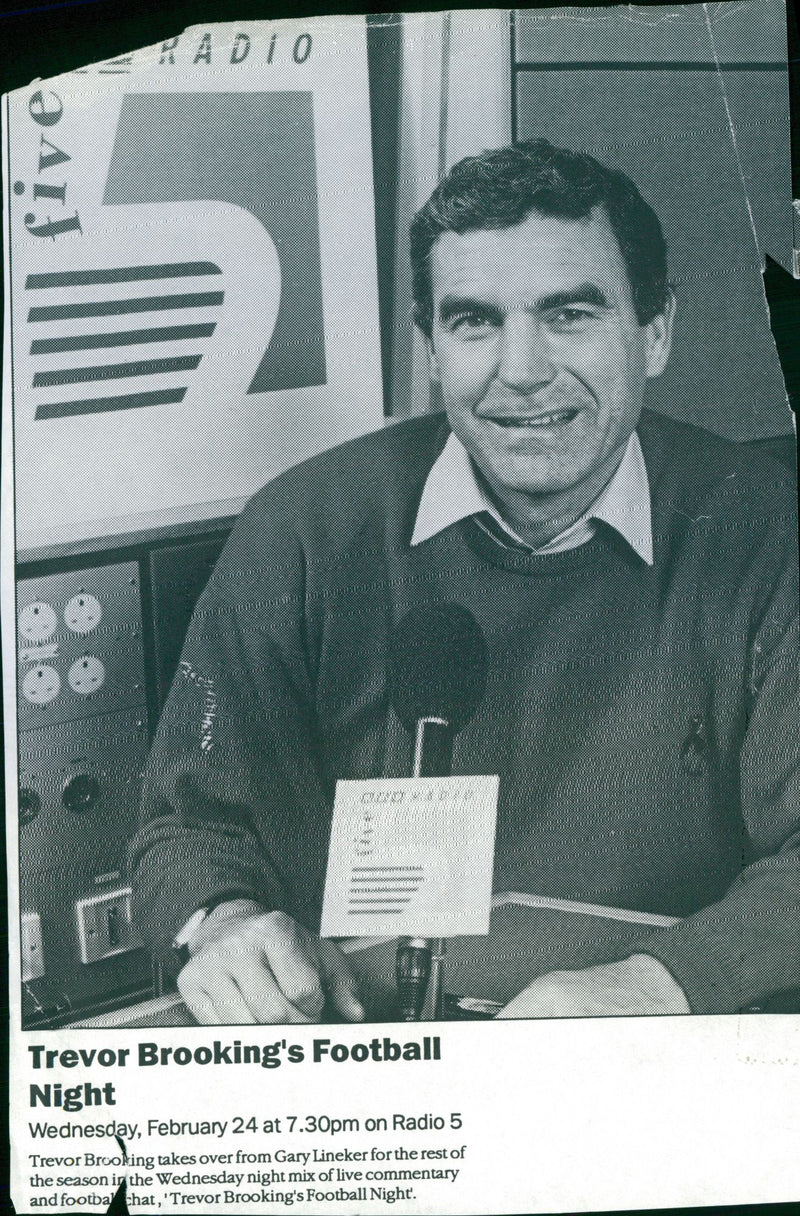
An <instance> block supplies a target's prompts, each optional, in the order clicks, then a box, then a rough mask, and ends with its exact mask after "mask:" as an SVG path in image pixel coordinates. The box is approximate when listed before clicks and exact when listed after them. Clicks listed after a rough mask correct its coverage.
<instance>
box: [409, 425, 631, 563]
mask: <svg viewBox="0 0 800 1216" xmlns="http://www.w3.org/2000/svg"><path fill="white" fill-rule="evenodd" d="M482 511H488V512H489V513H490V515H492V516H493V518H494V519H495V520H496V521H497V523H498V524H500V526H501V527H502V528H503V529H504V530H505V531H506V532H508V533H510V535H511V536H512V537H514V539H515V540H519V539H520V538H519V537H518V536H517V535H516V533H515V532H514V531H513V530H512V529H511V528H510V527H509V525H508V524H507V523H506V522H505V520H504V519H502V517H501V516H500V514H499V512H498V511H497V508H496V507H495V506H494V504H493V503H492V502H491V500H490V499H489V498H487V496H486V494H485V493H484V491H483V488H482V486H481V484H480V482H479V481H478V478H477V477H476V475H475V470H474V468H473V465H472V461H471V460H470V457H469V455H468V453H467V450H466V448H465V447H464V445H463V444H462V443H461V440H460V439H458V438H457V437H456V436H455V435H454V434H453V433H452V431H451V433H450V435H449V437H448V439H447V442H446V443H445V445H444V448H443V449H442V451H441V453H440V455H439V456H438V458H437V459H436V461H435V462H434V464H433V466H432V468H431V471H430V473H429V474H428V477H427V480H426V482H425V487H424V489H423V491H422V498H421V499H420V504H419V510H418V511H417V519H416V523H415V525H414V532H413V535H412V537H411V544H412V545H419V544H422V542H423V541H426V540H429V539H430V538H431V537H432V536H435V535H436V534H437V533H438V532H442V531H444V529H445V528H449V527H450V526H451V525H452V524H455V523H458V521H459V520H461V519H466V518H467V517H468V516H470V515H477V514H479V513H480V512H482ZM597 520H602V521H603V522H604V523H606V524H608V525H609V526H610V527H612V528H614V530H615V531H616V532H618V533H619V534H620V536H622V537H623V538H624V539H625V540H626V541H627V542H628V544H629V545H630V546H631V548H632V549H633V550H634V551H635V552H636V553H638V555H639V557H641V558H642V560H643V561H644V562H646V563H647V565H648V566H652V564H653V531H652V522H651V516H650V483H649V480H648V477H647V468H646V467H645V463H644V455H643V454H642V447H641V444H640V443H639V437H638V435H637V434H636V432H635V431H634V432H633V434H632V435H631V437H630V439H629V440H628V443H627V445H626V447H625V451H624V453H623V456H622V460H621V461H620V463H619V467H618V468H617V471H616V473H615V474H614V476H613V477H612V478H611V481H610V482H609V483H608V485H607V486H606V488H605V489H604V490H603V492H602V493H601V494H600V495H599V497H598V498H597V499H595V501H594V503H593V504H592V506H591V507H589V509H588V511H586V512H585V513H584V514H583V515H582V516H581V518H580V519H578V520H576V521H575V523H573V524H571V525H570V527H569V528H566V529H565V530H564V531H563V532H561V533H560V534H559V535H558V536H556V537H554V538H553V539H552V540H551V541H549V542H548V544H546V545H544V546H542V548H541V549H532V550H531V552H532V553H535V554H545V553H558V552H560V551H563V550H564V549H573V548H577V546H578V545H582V544H584V543H585V542H586V541H587V540H589V539H590V538H591V536H592V535H593V533H594V523H595V521H597Z"/></svg>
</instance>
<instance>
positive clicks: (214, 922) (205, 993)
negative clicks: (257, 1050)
mask: <svg viewBox="0 0 800 1216" xmlns="http://www.w3.org/2000/svg"><path fill="white" fill-rule="evenodd" d="M189 949H190V951H191V954H192V957H191V958H190V960H189V962H188V963H187V964H186V966H185V967H184V968H183V970H182V971H181V973H180V975H179V976H178V991H179V992H180V994H181V996H182V997H183V999H184V1001H185V1003H186V1004H187V1005H188V1006H189V1009H190V1010H191V1011H192V1013H193V1014H194V1016H195V1017H196V1018H197V1021H198V1022H200V1023H201V1024H202V1025H206V1026H212V1025H213V1026H224V1025H239V1024H241V1023H263V1024H267V1023H275V1022H284V1023H297V1022H319V1021H320V1018H321V1015H322V1009H323V1006H324V1004H325V1000H326V997H329V998H330V1000H331V1002H332V1003H333V1005H334V1006H335V1007H336V1009H337V1010H338V1012H339V1013H340V1014H341V1016H342V1017H343V1018H344V1019H345V1020H346V1021H348V1022H360V1021H362V1020H363V1018H364V1008H363V1006H362V1004H361V1002H360V1001H359V999H358V995H357V988H356V981H355V979H354V978H353V974H352V972H351V970H350V967H349V964H348V962H347V960H346V958H345V956H344V955H343V954H342V952H341V950H340V949H339V948H338V946H336V945H335V944H334V943H333V942H327V941H322V940H321V939H320V938H318V937H315V936H314V935H313V934H311V933H309V931H308V930H307V929H304V928H303V927H302V925H299V924H298V923H297V921H294V920H292V918H291V917H290V916H287V915H286V914H285V913H284V912H264V911H263V909H262V908H260V907H259V906H258V904H254V903H251V902H250V901H249V900H236V901H232V902H231V903H226V904H220V905H219V907H217V908H215V909H214V910H213V911H212V912H211V913H210V914H209V915H208V917H207V918H206V919H205V921H204V922H203V924H202V925H201V927H200V930H199V931H198V935H197V937H196V938H195V939H194V940H193V941H192V942H190V943H189Z"/></svg>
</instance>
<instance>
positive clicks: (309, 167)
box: [103, 91, 325, 393]
mask: <svg viewBox="0 0 800 1216" xmlns="http://www.w3.org/2000/svg"><path fill="white" fill-rule="evenodd" d="M315 155H316V154H315V144H314V110H313V95H312V94H311V93H310V92H289V91H286V92H275V93H205V92H203V93H144V94H135V95H127V96H125V97H124V98H123V101H122V109H121V111H120V116H119V123H118V126H117V134H116V139H115V141H114V149H113V152H112V156H111V163H110V165H109V170H108V179H107V181H106V188H105V193H104V196H103V202H104V203H105V204H106V205H109V206H114V205H126V206H129V205H131V204H136V203H180V202H201V201H205V200H208V201H217V202H225V203H232V204H234V205H235V206H237V207H242V208H244V210H246V211H249V212H250V213H251V214H252V215H254V216H255V218H256V219H257V220H259V222H260V223H261V224H263V225H264V228H265V229H266V230H267V232H268V233H269V235H270V237H271V239H272V241H273V242H274V245H275V248H276V249H277V252H278V258H279V261H280V268H281V297H280V303H279V305H278V315H277V319H276V322H275V328H274V330H273V332H272V337H271V339H270V341H269V343H268V345H267V348H266V350H265V351H264V355H263V357H262V359H261V363H260V365H259V366H258V368H257V370H256V373H255V375H254V377H253V380H252V382H251V384H250V387H249V389H248V392H249V393H268V392H272V391H274V390H276V389H286V388H307V387H309V386H311V385H316V384H324V383H325V335H324V329H323V317H322V282H321V270H320V252H319V213H318V209H317V175H316V159H315ZM145 239H146V238H145ZM197 239H198V237H197V236H193V237H192V240H193V242H196V241H197ZM200 239H201V238H200ZM245 256H246V255H245Z"/></svg>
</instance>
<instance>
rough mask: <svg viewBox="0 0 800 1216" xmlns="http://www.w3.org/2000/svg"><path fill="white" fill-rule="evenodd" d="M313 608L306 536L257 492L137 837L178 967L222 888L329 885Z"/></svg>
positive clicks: (148, 893) (148, 906) (208, 597)
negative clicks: (307, 600) (195, 923)
mask: <svg viewBox="0 0 800 1216" xmlns="http://www.w3.org/2000/svg"><path fill="white" fill-rule="evenodd" d="M265 530H266V531H270V533H274V535H271V536H270V537H269V538H267V537H266V536H265ZM264 553H268V554H269V556H268V558H264V557H263V556H262V554H264ZM303 610H304V558H303V553H302V550H301V547H300V545H299V542H297V541H296V539H294V538H293V536H292V530H291V528H283V529H280V528H278V529H275V528H273V527H270V528H268V529H265V522H264V512H263V508H262V509H259V507H258V504H256V505H251V507H250V508H248V509H247V510H246V511H245V513H244V515H243V516H242V517H241V518H240V520H239V521H238V522H237V525H236V527H235V529H234V532H233V533H232V535H231V538H230V540H229V541H228V544H227V545H226V548H225V550H224V551H223V554H222V557H221V558H220V561H219V562H218V564H217V568H216V569H215V571H214V574H213V575H212V578H211V581H210V583H209V586H208V587H207V588H206V590H205V592H204V593H203V595H202V596H201V598H200V600H199V602H198V605H197V607H196V609H195V612H194V615H193V618H192V622H191V625H190V627H189V632H188V635H187V638H186V642H185V644H184V648H183V652H182V655H181V660H180V664H179V667H178V671H177V674H176V676H175V679H174V681H173V685H172V688H171V691H170V694H169V697H168V699H167V702H166V704H165V706H164V710H163V713H162V716H161V721H160V723H159V727H158V731H157V734H156V738H155V741H154V744H153V748H152V751H151V755H150V759H149V762H148V765H147V769H146V773H145V780H144V789H143V798H142V811H141V819H140V826H139V830H138V832H137V834H136V836H135V837H134V839H133V841H132V844H131V849H130V865H131V874H132V882H133V887H134V904H135V915H136V920H137V925H138V926H139V927H140V928H141V931H142V933H143V935H144V937H145V939H146V941H147V943H148V945H149V946H150V948H151V949H152V951H153V953H154V954H155V956H156V957H157V958H160V959H161V960H162V961H164V962H165V963H166V964H167V966H168V967H169V966H173V967H174V961H175V960H174V958H173V952H172V950H171V943H172V941H173V939H174V936H175V934H176V933H177V931H178V930H179V929H180V928H181V927H182V925H184V924H185V923H186V921H187V920H188V919H189V917H190V916H191V915H192V913H193V912H194V911H196V910H197V909H198V908H200V907H203V906H204V905H206V904H208V903H209V902H212V901H213V902H215V903H218V902H220V901H221V899H223V898H225V897H228V896H230V897H232V898H233V897H247V898H250V899H254V900H256V901H258V902H259V903H261V904H262V906H264V907H265V908H267V909H269V910H272V909H277V908H280V909H283V910H286V911H289V912H290V913H291V914H292V915H295V916H296V917H297V918H298V919H299V918H300V917H301V916H302V908H303V907H304V906H305V905H306V904H307V905H308V906H312V907H313V904H314V900H315V898H317V897H318V896H317V893H316V887H315V883H318V882H319V871H320V867H321V865H322V864H323V863H322V861H321V856H322V853H323V852H324V849H325V847H326V845H327V819H326V814H327V803H326V798H325V796H324V792H323V788H322V782H321V780H320V778H319V775H318V773H317V772H316V770H315V767H314V756H315V748H314V745H313V741H312V726H311V722H312V714H311V711H310V708H309V706H310V702H311V697H310V691H309V688H310V683H309V670H308V659H307V654H306V648H305V630H304V617H303ZM298 854H299V856H298ZM298 875H301V876H302V879H301V881H302V882H303V883H304V886H305V888H306V889H304V890H298V889H297V882H298V878H297V876H298Z"/></svg>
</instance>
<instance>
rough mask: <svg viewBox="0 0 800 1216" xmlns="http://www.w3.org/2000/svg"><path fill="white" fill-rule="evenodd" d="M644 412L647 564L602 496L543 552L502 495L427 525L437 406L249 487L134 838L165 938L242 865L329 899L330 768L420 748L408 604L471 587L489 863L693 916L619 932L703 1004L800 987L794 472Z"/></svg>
mask: <svg viewBox="0 0 800 1216" xmlns="http://www.w3.org/2000/svg"><path fill="white" fill-rule="evenodd" d="M637 429H638V434H639V438H640V441H641V444H642V450H643V453H644V457H645V463H646V466H647V471H648V477H649V480H650V487H651V495H652V522H653V558H654V560H653V565H652V567H650V566H648V565H647V564H646V563H645V562H643V561H642V560H641V558H639V557H638V556H637V555H636V553H635V552H634V551H633V549H631V547H630V546H629V545H628V544H627V543H626V542H625V541H624V540H623V539H622V538H621V537H620V536H619V535H618V534H617V533H616V532H615V531H614V530H613V529H611V528H609V527H608V526H607V525H602V524H601V525H599V526H598V529H597V532H596V534H595V535H594V537H593V538H592V539H591V540H590V541H588V542H587V543H586V544H584V545H582V546H581V547H580V548H577V549H571V550H567V551H564V552H558V553H552V554H546V555H536V554H532V553H529V552H527V551H524V550H521V549H519V548H513V547H508V546H506V545H504V544H503V543H502V541H501V540H500V538H499V537H496V536H494V535H492V533H491V531H489V530H487V529H486V528H485V527H484V526H482V521H481V519H480V518H479V517H478V518H476V517H470V518H467V519H464V520H461V521H459V522H457V523H455V524H453V525H452V526H451V527H449V528H446V529H444V530H443V531H442V532H440V533H438V534H437V535H435V536H432V537H430V538H429V539H428V540H426V541H424V542H423V543H421V544H418V545H415V546H413V547H412V546H411V543H410V541H411V536H412V532H413V528H414V522H415V519H416V513H417V509H418V507H419V502H420V497H421V494H422V489H423V486H424V484H425V481H426V478H427V475H428V473H429V471H430V469H431V467H432V465H433V463H434V461H435V460H436V458H437V456H438V455H439V453H440V452H441V450H442V447H443V445H444V443H445V441H446V438H447V435H448V433H449V432H448V428H447V424H446V420H445V419H444V418H443V416H440V415H434V416H428V417H425V418H422V419H416V420H413V421H411V422H406V423H399V424H396V425H393V426H389V427H387V428H386V429H385V430H383V431H381V432H377V433H375V434H372V435H368V436H366V437H364V438H362V439H358V440H355V441H353V442H351V443H349V444H346V445H343V446H342V447H339V448H336V449H334V450H332V451H329V452H327V453H324V454H323V455H321V456H319V457H316V458H314V459H312V460H311V461H308V462H306V463H305V464H304V465H302V466H299V467H298V468H297V469H294V470H291V471H290V472H288V473H286V474H283V475H282V476H281V477H279V478H277V479H276V480H275V481H274V482H272V483H270V485H268V486H267V487H265V489H264V490H262V491H261V492H260V493H259V494H258V495H256V497H255V498H254V499H253V500H252V501H251V502H250V504H249V505H248V507H247V508H246V509H245V511H244V512H243V513H242V515H241V517H240V518H239V520H238V521H237V523H236V525H235V527H234V530H233V532H232V534H231V537H230V539H229V540H228V542H227V544H226V546H225V549H224V551H223V554H222V557H221V558H220V561H219V563H218V565H217V567H216V569H215V571H214V574H213V576H212V578H211V580H210V582H209V585H208V587H207V588H206V590H205V592H204V593H203V595H202V597H201V599H200V601H199V603H198V605H197V608H196V610H195V613H194V616H193V619H192V624H191V626H190V630H189V634H188V637H187V640H186V644H185V647H184V651H183V654H182V658H181V663H180V666H179V670H178V674H177V676H176V679H175V681H174V684H173V687H172V690H171V692H170V696H169V698H168V701H167V703H166V706H165V708H164V712H163V715H162V719H161V723H160V725H159V729H158V733H157V736H156V740H155V743H154V747H153V751H152V754H151V758H150V762H149V766H148V772H147V775H146V781H145V792H144V800H143V812H142V823H141V827H140V830H139V833H138V834H137V837H136V839H135V840H134V842H133V846H132V865H133V873H134V879H135V892H136V903H137V916H138V923H140V924H141V925H142V927H143V929H144V931H145V933H146V936H147V938H148V940H149V941H150V943H151V945H152V947H153V949H154V950H155V952H156V954H157V955H159V956H160V957H162V958H163V959H165V960H169V958H170V954H171V952H170V945H171V942H172V939H173V936H174V934H175V933H176V931H177V930H178V929H179V928H180V927H181V926H182V925H183V924H184V923H185V922H186V921H187V919H188V918H189V916H190V915H191V914H192V913H193V912H194V911H195V910H196V909H197V908H198V907H201V906H204V905H207V904H208V903H209V902H218V901H219V900H220V899H221V898H224V897H226V896H227V895H231V896H234V895H242V896H247V897H249V898H252V899H255V900H257V901H259V902H260V903H261V904H262V905H263V906H264V907H266V908H270V909H271V908H281V909H283V910H285V911H286V912H288V913H289V914H291V915H292V916H294V917H295V918H296V919H297V920H299V921H300V922H301V923H303V924H305V925H306V926H308V927H309V928H310V929H312V930H317V929H318V926H319V917H320V909H321V901H322V890H323V885H324V877H325V866H326V859H327V846H328V836H329V831H330V820H331V807H332V802H333V795H334V789H335V784H336V781H337V780H338V779H341V778H366V777H379V776H406V775H408V773H409V772H410V771H411V767H410V766H411V753H412V740H411V738H410V736H409V734H408V732H407V731H406V730H405V729H404V728H403V726H402V725H401V724H400V722H399V721H398V720H397V718H396V717H395V715H394V712H393V710H392V708H391V706H390V703H389V693H388V685H387V681H388V676H387V666H388V655H389V648H390V641H391V637H392V634H393V630H394V628H395V626H396V624H397V622H398V621H399V620H400V619H401V618H402V617H403V616H404V615H405V613H406V612H407V611H408V610H409V609H411V608H412V607H414V606H418V605H421V604H431V603H438V602H452V601H455V602H457V603H461V604H464V605H465V606H466V607H468V608H469V610H470V611H471V612H472V614H473V616H474V617H475V618H476V620H477V621H478V623H479V625H480V626H481V628H482V630H483V633H484V636H485V639H486V646H487V655H488V666H487V684H486V694H485V697H484V699H483V701H482V703H481V705H480V706H479V708H478V710H477V712H476V714H475V716H474V718H473V719H472V721H471V722H470V723H469V724H468V725H467V726H466V727H465V728H464V730H463V731H461V732H460V734H459V735H458V736H457V738H456V744H455V751H454V764H453V772H454V773H462V774H470V773H473V774H495V773H497V774H499V777H500V793H499V803H498V815H497V835H496V849H495V871H494V890H495V891H509V890H510V891H519V892H530V893H532V894H535V895H540V896H548V897H554V898H561V899H570V900H578V901H583V902H587V903H593V904H602V905H606V906H612V907H621V908H628V909H631V910H639V911H645V912H651V913H653V912H654V913H663V914H666V915H670V916H674V917H679V918H681V920H680V923H679V924H677V925H675V926H674V927H671V928H667V929H659V930H656V931H654V932H647V933H644V934H643V936H642V938H641V940H640V941H639V942H637V943H636V945H635V948H634V947H631V945H630V943H628V944H627V946H626V948H625V950H624V953H623V954H622V955H621V957H627V956H628V955H629V954H630V953H633V952H634V949H635V950H636V951H638V952H644V953H648V954H650V955H652V956H653V957H655V958H657V959H659V960H660V961H661V962H662V963H663V964H664V965H665V966H666V967H667V968H668V969H669V970H670V972H671V973H672V975H673V976H674V977H675V979H676V980H677V982H678V983H679V984H680V985H681V987H682V988H683V990H684V992H685V993H686V995H687V998H688V1000H689V1003H690V1006H691V1008H692V1010H693V1011H694V1012H698V1013H711V1012H716V1013H724V1012H733V1011H735V1010H737V1009H739V1008H743V1007H747V1006H749V1005H752V1004H754V1003H757V1002H759V1001H762V1000H763V999H764V998H765V997H768V996H770V995H772V994H773V993H776V992H780V991H782V990H784V989H790V988H793V987H800V932H799V931H800V810H799V809H798V808H799V807H800V797H798V794H800V788H799V787H798V775H797V773H798V769H797V735H798V731H797V727H798V707H797V706H798V702H797V653H798V652H797V606H798V598H797V542H796V535H797V530H796V522H795V512H796V508H795V493H794V488H793V484H792V479H791V477H790V476H789V474H788V473H787V472H786V470H784V469H783V468H782V467H781V466H779V465H776V464H772V463H771V462H770V461H769V460H767V459H763V460H762V459H761V458H759V457H754V456H753V454H752V452H750V451H747V450H742V449H739V448H737V447H736V446H735V445H732V444H729V443H726V442H725V441H723V440H721V439H717V438H716V437H714V436H711V435H710V434H708V433H706V432H704V431H701V430H699V429H697V428H693V427H688V426H685V425H682V424H678V423H675V422H671V421H668V420H666V419H665V418H663V417H660V416H658V415H655V414H652V413H648V412H645V413H644V414H643V415H642V419H641V422H640V425H639V427H638V428H637Z"/></svg>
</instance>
